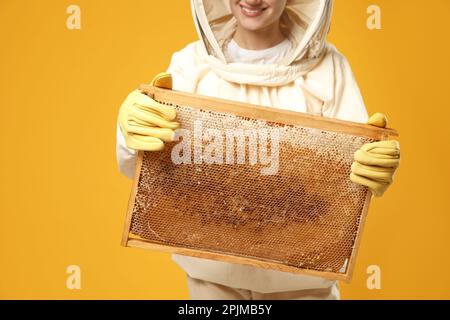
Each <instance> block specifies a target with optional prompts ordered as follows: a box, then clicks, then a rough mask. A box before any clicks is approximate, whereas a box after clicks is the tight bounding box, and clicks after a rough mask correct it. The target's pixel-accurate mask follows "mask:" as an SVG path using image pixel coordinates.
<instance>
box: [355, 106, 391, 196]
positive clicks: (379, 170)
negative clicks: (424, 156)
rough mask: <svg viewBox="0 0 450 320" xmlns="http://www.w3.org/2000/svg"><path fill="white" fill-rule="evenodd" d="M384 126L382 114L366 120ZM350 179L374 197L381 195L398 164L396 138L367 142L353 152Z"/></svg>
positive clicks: (376, 114)
mask: <svg viewBox="0 0 450 320" xmlns="http://www.w3.org/2000/svg"><path fill="white" fill-rule="evenodd" d="M367 123H368V124H370V125H374V126H377V127H381V128H385V127H386V125H387V119H386V116H385V115H384V114H381V113H375V114H374V115H373V116H372V117H370V119H369V121H368V122H367ZM354 160H355V161H354V162H353V164H352V171H351V174H350V180H351V181H353V182H355V183H358V184H361V185H364V186H366V187H368V188H369V189H370V191H371V192H372V194H373V195H374V196H376V197H381V196H382V195H383V194H384V192H385V191H386V190H387V188H388V187H389V186H390V185H391V183H392V181H393V177H394V173H395V170H397V167H398V166H399V164H400V144H399V143H398V141H396V140H386V141H378V142H373V143H367V144H365V145H363V146H362V147H361V148H360V149H359V150H358V151H356V152H355V156H354Z"/></svg>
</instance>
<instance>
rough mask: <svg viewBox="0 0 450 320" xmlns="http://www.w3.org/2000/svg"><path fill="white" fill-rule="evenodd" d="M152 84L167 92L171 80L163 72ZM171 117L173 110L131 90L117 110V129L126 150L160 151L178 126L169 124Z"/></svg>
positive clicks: (168, 75)
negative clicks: (123, 140) (118, 127)
mask: <svg viewBox="0 0 450 320" xmlns="http://www.w3.org/2000/svg"><path fill="white" fill-rule="evenodd" d="M152 85H154V86H156V87H165V88H167V89H171V88H172V78H171V76H170V74H167V73H162V74H159V75H157V76H156V77H155V78H154V79H153V81H152ZM175 118H176V111H175V109H174V108H173V107H171V106H168V105H163V104H160V103H158V102H156V101H155V100H153V99H152V98H150V97H149V96H147V95H145V94H143V93H142V92H141V91H140V90H135V91H133V92H131V93H130V94H129V95H128V97H127V98H126V99H125V101H124V102H123V103H122V106H121V107H120V111H119V126H120V129H121V131H122V134H123V136H124V138H125V142H126V144H127V147H128V148H131V149H135V150H143V151H159V150H162V149H163V148H164V142H171V141H173V139H174V134H175V132H174V130H176V129H177V128H178V127H179V123H177V122H174V121H173V120H174V119H175Z"/></svg>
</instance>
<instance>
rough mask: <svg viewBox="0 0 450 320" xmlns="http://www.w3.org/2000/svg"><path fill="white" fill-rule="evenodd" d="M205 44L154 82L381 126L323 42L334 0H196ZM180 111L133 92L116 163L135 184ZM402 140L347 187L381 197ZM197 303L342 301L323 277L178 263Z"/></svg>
mask: <svg viewBox="0 0 450 320" xmlns="http://www.w3.org/2000/svg"><path fill="white" fill-rule="evenodd" d="M191 6H192V13H193V17H194V23H195V26H196V28H197V31H198V35H199V38H200V39H199V40H198V41H196V42H193V43H191V44H189V45H187V46H186V47H185V48H184V49H182V50H181V51H179V52H176V53H174V54H173V56H172V59H171V62H170V66H169V68H168V70H167V73H162V74H160V75H158V76H157V77H155V78H154V80H153V84H154V85H156V86H162V87H166V88H173V89H174V90H178V91H185V92H191V93H196V94H199V95H206V96H214V97H218V98H224V99H231V100H237V101H241V102H246V103H252V104H258V105H262V106H268V107H275V108H285V109H290V110H293V111H297V112H305V113H308V114H313V115H318V116H323V117H329V118H336V119H342V120H349V121H355V122H361V123H366V122H368V123H370V124H372V125H376V126H380V127H385V126H386V118H385V117H384V115H381V114H375V115H374V116H373V117H371V118H370V119H368V116H367V111H366V108H365V106H364V102H363V99H362V97H361V94H360V91H359V88H358V85H357V84H356V82H355V79H354V76H353V74H352V71H351V68H350V65H349V63H348V61H347V60H346V58H345V57H344V56H343V55H342V54H341V53H339V52H338V51H337V49H336V48H335V47H334V46H332V45H331V44H329V43H327V42H326V35H327V33H328V30H329V25H330V18H331V9H332V0H191ZM177 127H178V123H177V122H176V113H175V110H174V109H173V108H171V107H169V106H165V105H160V104H158V103H157V102H155V101H154V100H152V99H151V98H149V97H148V96H146V95H144V94H142V93H141V92H140V91H138V90H136V91H133V92H132V93H130V95H129V96H128V97H127V98H126V100H125V101H124V103H123V104H122V106H121V108H120V112H119V121H118V130H117V159H118V163H119V168H120V171H121V172H122V173H123V174H125V175H126V176H128V177H130V178H132V177H133V174H134V168H135V163H136V155H137V150H147V151H154V152H157V151H158V150H161V149H162V148H163V147H164V142H168V141H172V140H173V137H174V130H175V129H177ZM399 159H400V149H399V144H398V142H397V141H383V142H376V143H372V144H366V145H364V146H363V147H362V148H361V149H360V150H358V151H357V152H356V153H355V162H354V163H353V165H352V173H351V176H350V177H349V179H351V180H352V181H353V182H355V183H359V184H362V185H366V186H367V187H369V189H370V190H371V191H372V193H373V194H374V195H376V196H381V195H382V194H383V193H384V192H385V190H386V189H387V188H388V186H389V185H390V184H391V182H392V177H393V175H394V172H395V170H396V168H397V166H398V164H399ZM173 260H174V261H175V262H176V263H178V265H179V266H180V267H181V268H182V269H183V270H184V271H185V272H186V273H187V278H188V287H189V292H190V295H191V298H193V299H339V290H338V284H337V282H335V281H329V280H325V279H322V278H319V277H313V276H303V275H294V274H290V273H285V272H280V271H273V270H266V269H260V268H256V267H252V266H246V265H238V264H232V263H225V262H219V261H213V260H207V259H201V258H194V257H188V256H180V255H173Z"/></svg>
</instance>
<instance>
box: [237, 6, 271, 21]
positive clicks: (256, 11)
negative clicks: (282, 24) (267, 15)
mask: <svg viewBox="0 0 450 320" xmlns="http://www.w3.org/2000/svg"><path fill="white" fill-rule="evenodd" d="M240 7H241V12H242V14H243V15H245V16H246V17H250V18H255V17H258V16H260V15H261V14H262V13H263V12H264V10H266V9H267V8H256V7H247V6H243V5H240Z"/></svg>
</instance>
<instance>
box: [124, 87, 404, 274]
mask: <svg viewBox="0 0 450 320" xmlns="http://www.w3.org/2000/svg"><path fill="white" fill-rule="evenodd" d="M141 90H143V91H144V92H145V93H147V94H148V95H150V96H152V97H153V98H154V99H155V100H157V101H159V102H161V103H166V104H172V105H175V106H189V107H192V108H197V109H200V110H205V111H208V112H212V113H220V114H231V115H233V116H237V117H241V118H244V119H259V120H265V121H269V122H271V123H277V124H283V125H288V126H299V127H303V128H315V129H320V130H321V131H322V132H333V133H340V134H345V135H352V136H358V137H365V138H369V139H372V140H384V139H387V138H388V137H390V136H397V132H396V131H395V130H392V129H382V128H377V127H374V126H369V125H365V124H360V123H353V122H347V121H342V120H336V119H329V118H324V117H318V116H313V115H307V114H303V113H298V112H293V111H288V110H281V109H274V108H267V107H261V106H256V105H250V104H244V103H239V102H234V101H229V100H223V99H217V98H211V97H204V96H198V95H194V94H189V93H182V92H176V91H172V90H167V89H161V88H155V87H151V86H141ZM182 125H183V123H182ZM144 157H145V153H144V152H139V153H138V160H137V164H136V172H135V179H134V182H133V187H132V191H131V194H130V199H129V204H128V210H127V215H126V223H125V227H124V232H123V238H122V245H123V246H128V247H138V248H145V249H150V250H158V251H164V252H169V253H176V254H181V255H187V256H194V257H200V258H206V259H213V260H219V261H224V262H230V263H238V264H247V265H252V266H256V267H260V268H267V269H273V270H279V271H284V272H291V273H298V274H305V275H313V276H320V277H323V278H327V279H333V280H345V281H350V279H351V275H352V272H353V268H354V265H355V260H356V256H357V252H358V248H359V244H360V241H361V235H362V231H363V228H364V222H365V219H366V216H367V211H368V207H369V204H370V199H371V194H370V192H367V193H365V196H364V199H361V201H363V207H362V210H361V213H360V217H359V219H360V220H359V223H358V226H357V231H356V232H355V236H354V242H353V247H352V251H351V255H350V256H349V259H348V260H347V263H346V267H345V270H344V271H343V272H336V270H335V271H333V272H328V271H324V270H314V269H311V268H306V267H305V268H303V267H300V268H299V267H297V266H292V265H286V264H283V263H280V262H277V261H271V260H270V259H261V258H255V257H253V256H243V255H236V254H230V253H229V252H220V250H219V251H218V250H210V249H208V250H205V249H198V248H193V247H190V246H183V245H181V244H176V245H174V244H167V243H160V241H152V240H149V239H145V238H142V237H141V236H137V235H135V234H133V233H132V232H131V230H132V219H133V210H134V208H135V204H136V195H137V193H138V188H139V180H140V175H141V168H142V165H143V162H144Z"/></svg>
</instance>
